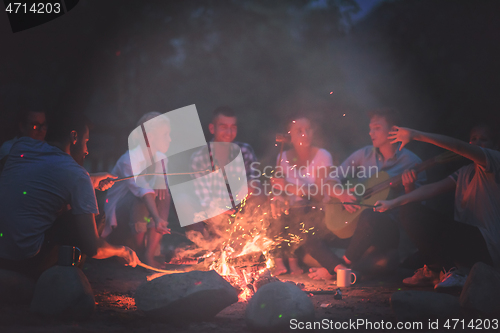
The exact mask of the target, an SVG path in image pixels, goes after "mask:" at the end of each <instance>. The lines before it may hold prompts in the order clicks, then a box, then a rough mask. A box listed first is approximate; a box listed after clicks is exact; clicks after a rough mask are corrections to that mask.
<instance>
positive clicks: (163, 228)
mask: <svg viewBox="0 0 500 333" xmlns="http://www.w3.org/2000/svg"><path fill="white" fill-rule="evenodd" d="M155 228H156V232H158V233H159V234H162V235H165V234H169V233H170V229H169V228H168V222H167V221H165V220H164V219H162V218H158V219H156V220H155Z"/></svg>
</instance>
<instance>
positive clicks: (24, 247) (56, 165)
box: [0, 137, 98, 260]
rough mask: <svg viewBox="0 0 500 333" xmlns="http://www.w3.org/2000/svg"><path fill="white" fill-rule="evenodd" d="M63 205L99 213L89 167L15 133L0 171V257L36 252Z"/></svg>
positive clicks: (22, 256)
mask: <svg viewBox="0 0 500 333" xmlns="http://www.w3.org/2000/svg"><path fill="white" fill-rule="evenodd" d="M68 204H69V205H70V206H71V208H72V212H73V214H75V215H77V214H97V213H98V209H97V202H96V198H95V192H94V188H93V186H92V182H91V180H90V177H89V174H88V172H87V171H86V170H85V169H84V168H83V167H81V166H80V165H78V164H77V163H76V162H75V160H74V159H73V158H72V157H71V156H70V155H68V154H66V153H65V152H63V151H62V150H60V149H59V148H56V147H54V146H51V145H49V144H47V143H46V142H42V141H38V140H34V139H32V138H29V137H23V138H20V139H19V140H18V141H17V142H16V143H15V144H14V145H13V146H12V149H11V150H10V153H9V155H8V159H7V162H6V164H5V167H4V169H3V171H2V173H1V175H0V233H1V237H0V257H1V258H5V259H10V260H21V259H26V258H30V257H32V256H34V255H36V254H37V253H38V251H39V250H40V248H41V246H42V244H43V241H44V232H45V231H46V230H47V229H49V228H50V227H51V226H52V224H53V223H54V221H55V220H56V218H57V215H58V212H60V211H61V209H62V208H64V207H65V206H66V205H68Z"/></svg>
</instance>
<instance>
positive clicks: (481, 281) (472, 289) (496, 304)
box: [460, 262, 500, 315]
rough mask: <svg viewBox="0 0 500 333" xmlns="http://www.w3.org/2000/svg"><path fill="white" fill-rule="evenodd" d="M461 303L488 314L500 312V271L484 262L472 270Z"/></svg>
mask: <svg viewBox="0 0 500 333" xmlns="http://www.w3.org/2000/svg"><path fill="white" fill-rule="evenodd" d="M460 305H461V306H462V307H463V308H465V309H467V310H472V311H474V312H479V313H483V314H486V315H499V314H500V272H499V271H498V270H496V269H494V268H493V267H491V266H488V265H486V264H484V263H482V262H478V263H476V264H475V265H474V266H473V267H472V270H471V271H470V274H469V276H468V277H467V281H466V282H465V286H464V288H463V289H462V293H461V294H460Z"/></svg>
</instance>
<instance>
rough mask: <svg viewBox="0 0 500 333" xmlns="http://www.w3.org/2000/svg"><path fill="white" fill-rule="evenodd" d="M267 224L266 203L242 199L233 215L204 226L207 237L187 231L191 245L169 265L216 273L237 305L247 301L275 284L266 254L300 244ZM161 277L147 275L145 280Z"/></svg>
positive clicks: (303, 229) (298, 239)
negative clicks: (188, 263) (176, 263)
mask: <svg viewBox="0 0 500 333" xmlns="http://www.w3.org/2000/svg"><path fill="white" fill-rule="evenodd" d="M271 223H273V220H272V218H271V214H270V206H269V203H268V202H266V201H264V202H259V201H258V200H250V201H247V197H245V198H244V199H243V200H242V202H241V204H240V206H239V208H238V210H237V211H236V212H235V213H234V214H232V215H224V214H221V215H219V216H217V217H215V218H212V219H211V220H210V222H209V223H207V229H208V233H209V234H210V236H209V237H206V236H207V235H202V234H201V233H200V232H198V231H188V232H187V233H186V235H187V237H188V238H189V239H190V240H191V241H192V242H193V243H194V245H192V246H187V247H185V248H181V249H178V251H177V253H176V255H175V257H174V258H173V261H179V262H182V261H183V260H185V259H186V258H193V259H195V261H196V262H198V264H196V265H194V266H193V267H194V268H195V269H198V270H214V271H216V272H217V273H218V274H219V275H221V276H222V277H223V278H224V279H225V280H227V281H228V282H229V283H230V284H231V285H232V286H233V287H235V288H236V289H237V290H238V291H239V297H238V298H239V301H242V302H245V301H248V300H249V299H250V298H251V297H252V295H253V294H254V293H255V292H256V291H257V289H258V288H259V286H262V285H264V284H266V283H268V282H272V281H277V280H278V279H277V278H275V277H273V276H271V269H272V268H273V260H272V259H271V256H270V252H271V251H272V250H273V249H274V248H279V247H281V246H282V244H288V245H290V244H292V243H300V242H301V241H302V240H303V238H302V237H300V235H297V234H293V233H291V232H285V233H284V234H283V233H274V232H273V231H272V230H271V229H272V228H270V226H271ZM299 229H300V233H308V232H313V230H312V229H313V228H307V227H306V226H305V225H304V223H302V222H301V223H300V227H299ZM285 230H286V228H285ZM164 274H165V273H158V274H154V275H151V276H150V277H148V280H152V279H155V278H157V277H160V276H162V275H164Z"/></svg>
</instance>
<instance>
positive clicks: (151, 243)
mask: <svg viewBox="0 0 500 333" xmlns="http://www.w3.org/2000/svg"><path fill="white" fill-rule="evenodd" d="M168 205H170V201H168V202H167V200H158V199H156V207H157V209H158V214H159V215H160V217H161V218H162V219H164V220H165V221H168V208H169V207H168ZM162 237H163V235H162V234H160V233H158V232H157V231H156V228H155V226H154V222H153V221H151V223H149V224H148V231H147V245H146V249H145V252H144V259H145V261H146V264H148V265H151V266H153V267H158V268H164V267H165V264H164V263H161V262H158V261H157V260H155V254H156V250H157V249H158V247H159V246H160V242H161V239H162Z"/></svg>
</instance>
